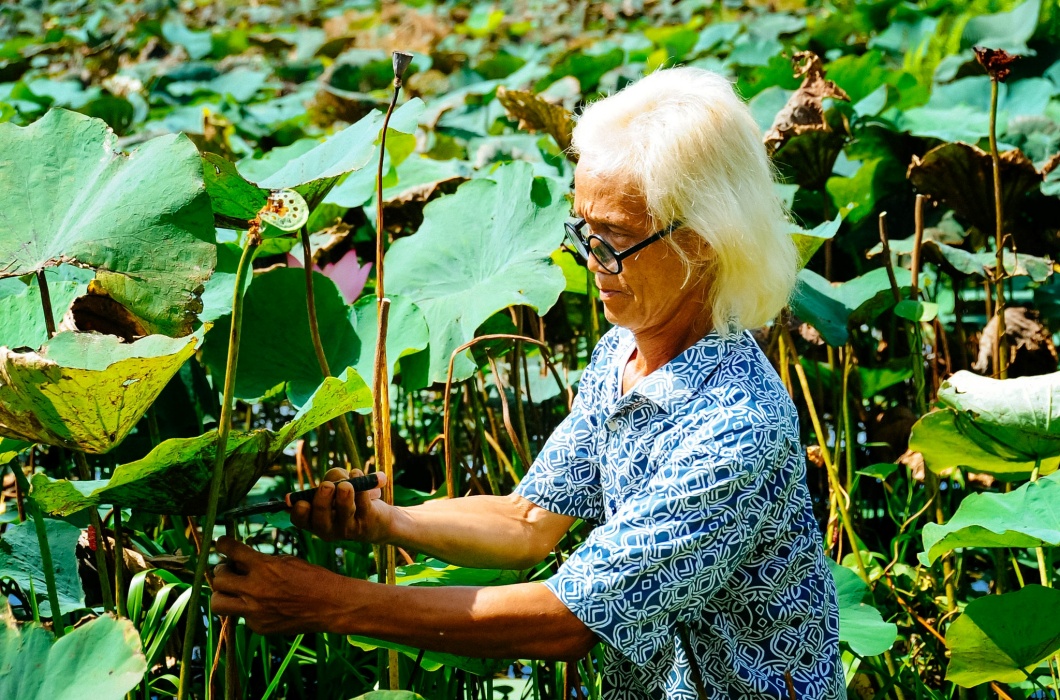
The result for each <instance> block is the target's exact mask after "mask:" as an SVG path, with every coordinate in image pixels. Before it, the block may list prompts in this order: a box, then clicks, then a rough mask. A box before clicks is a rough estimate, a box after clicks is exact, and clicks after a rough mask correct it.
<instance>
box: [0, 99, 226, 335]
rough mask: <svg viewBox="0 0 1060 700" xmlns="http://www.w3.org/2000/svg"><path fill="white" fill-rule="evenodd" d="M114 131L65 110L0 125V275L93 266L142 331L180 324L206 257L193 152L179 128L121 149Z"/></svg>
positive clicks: (205, 220)
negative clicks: (20, 124) (139, 321)
mask: <svg viewBox="0 0 1060 700" xmlns="http://www.w3.org/2000/svg"><path fill="white" fill-rule="evenodd" d="M115 138H116V137H115V136H114V134H113V133H112V132H110V131H109V129H108V128H107V125H106V123H104V122H103V121H102V120H99V119H92V118H90V117H85V116H83V115H80V114H75V113H73V112H67V111H65V110H52V111H51V112H49V113H48V114H46V115H45V116H44V117H43V118H41V119H39V120H38V121H36V122H34V123H33V124H30V125H29V126H26V127H17V126H15V125H13V124H0V193H2V194H0V260H2V261H4V262H3V263H0V278H2V277H13V276H18V275H25V274H27V273H32V272H36V271H38V270H42V269H44V268H47V267H54V266H56V265H59V264H61V263H72V264H76V265H79V266H82V267H88V268H92V269H94V270H95V271H96V280H97V281H98V282H99V284H100V285H101V286H102V288H103V289H104V290H105V291H106V292H107V293H108V294H110V296H112V297H113V298H114V299H116V300H117V301H118V302H120V303H121V304H123V305H124V306H126V307H128V308H129V309H130V310H131V311H133V312H134V313H135V314H136V315H137V316H139V317H140V318H142V319H144V321H145V322H147V323H148V325H149V326H150V330H151V331H152V332H155V333H162V334H165V335H187V334H188V333H189V332H191V324H192V322H193V321H194V319H195V314H196V313H197V312H198V311H199V310H200V309H201V302H200V301H199V298H198V292H199V290H200V289H201V286H202V284H203V282H204V281H205V280H206V278H207V277H209V276H210V272H211V271H212V270H213V266H214V246H213V245H212V243H211V242H210V241H211V240H212V237H213V222H212V221H211V218H210V214H209V205H208V200H207V196H206V189H205V187H204V186H203V177H202V166H201V165H200V162H199V155H198V152H197V151H196V150H195V146H193V145H192V143H191V141H189V140H188V139H187V137H185V136H160V137H158V138H155V139H151V140H150V141H148V142H146V143H144V144H143V145H142V146H140V147H139V148H138V149H136V150H135V151H133V152H132V153H131V154H129V155H125V154H123V153H121V152H120V151H118V150H117V149H116V146H115ZM160 250H164V251H166V254H165V255H159V254H158V253H159V251H160Z"/></svg>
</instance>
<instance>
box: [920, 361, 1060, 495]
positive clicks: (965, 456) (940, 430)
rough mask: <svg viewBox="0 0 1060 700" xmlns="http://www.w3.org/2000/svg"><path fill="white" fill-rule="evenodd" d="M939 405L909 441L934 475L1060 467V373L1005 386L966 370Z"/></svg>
mask: <svg viewBox="0 0 1060 700" xmlns="http://www.w3.org/2000/svg"><path fill="white" fill-rule="evenodd" d="M939 402H940V403H941V404H942V406H943V407H942V409H941V410H939V411H934V412H932V413H929V414H927V415H926V416H924V417H922V418H921V419H920V420H919V421H917V423H916V424H915V425H914V426H913V433H912V436H911V437H910V439H909V446H910V449H912V450H915V451H918V452H920V453H922V454H923V455H924V461H925V463H926V464H927V466H928V468H929V469H931V470H932V471H934V472H940V471H942V470H944V469H948V468H949V467H955V466H965V467H968V468H970V469H973V470H975V471H978V472H986V473H990V474H994V475H995V476H998V477H999V478H1015V477H1017V476H1026V475H1027V474H1028V473H1029V472H1030V471H1031V470H1032V469H1033V468H1034V466H1035V465H1036V464H1037V465H1038V466H1039V467H1040V472H1041V473H1042V474H1048V473H1050V472H1053V471H1055V470H1056V469H1057V466H1058V464H1060V372H1058V373H1053V374H1048V375H1044V376H1037V377H1019V378H1016V379H1006V380H1004V381H1002V380H998V379H990V378H988V377H981V376H979V375H977V374H973V373H971V372H968V371H963V370H962V371H960V372H957V373H956V374H954V375H953V376H952V377H950V378H949V379H947V380H946V381H945V382H943V383H942V386H941V387H940V388H939Z"/></svg>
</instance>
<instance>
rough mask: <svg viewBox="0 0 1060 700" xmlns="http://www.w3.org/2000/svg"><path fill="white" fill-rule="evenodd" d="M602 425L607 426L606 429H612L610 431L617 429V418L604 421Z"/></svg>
mask: <svg viewBox="0 0 1060 700" xmlns="http://www.w3.org/2000/svg"><path fill="white" fill-rule="evenodd" d="M604 425H605V426H607V429H608V430H610V431H612V432H614V431H616V430H618V421H617V420H609V421H607V422H606V423H604Z"/></svg>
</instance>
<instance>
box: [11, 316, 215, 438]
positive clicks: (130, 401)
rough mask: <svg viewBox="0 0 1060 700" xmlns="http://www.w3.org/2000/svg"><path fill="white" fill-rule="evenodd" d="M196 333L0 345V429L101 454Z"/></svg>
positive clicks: (61, 337)
mask: <svg viewBox="0 0 1060 700" xmlns="http://www.w3.org/2000/svg"><path fill="white" fill-rule="evenodd" d="M201 338H202V333H201V332H200V333H197V334H195V335H194V336H189V337H186V338H167V337H165V336H161V335H152V336H147V337H146V338H141V339H140V340H137V341H136V342H134V343H123V342H121V340H120V339H119V338H116V337H115V336H111V335H102V334H99V333H77V332H72V331H66V332H62V333H58V334H56V336H55V337H54V338H52V339H51V340H49V341H48V342H46V343H45V344H44V345H43V346H41V349H40V350H38V351H36V352H34V351H29V350H27V351H25V352H18V351H16V350H11V349H9V348H5V347H0V435H4V436H7V437H13V438H16V439H19V440H29V441H32V442H41V443H44V444H46V445H58V446H61V447H66V448H69V449H73V450H81V451H83V452H93V453H97V454H101V453H104V452H107V451H108V450H110V449H111V448H113V447H114V446H115V445H117V444H118V443H120V442H121V441H122V440H123V439H125V436H126V435H128V433H129V431H130V430H132V428H133V426H134V425H136V422H137V421H138V420H140V417H141V416H143V414H144V412H145V411H147V409H148V407H150V405H151V404H152V403H153V402H154V400H155V398H157V397H158V394H159V392H161V391H162V389H163V387H165V385H166V383H167V382H169V380H170V378H171V377H172V376H173V375H174V374H176V372H177V370H178V369H180V366H181V365H182V364H184V362H185V361H186V360H187V359H188V358H189V357H191V356H192V354H194V352H195V348H196V347H197V346H198V344H199V341H200V340H201Z"/></svg>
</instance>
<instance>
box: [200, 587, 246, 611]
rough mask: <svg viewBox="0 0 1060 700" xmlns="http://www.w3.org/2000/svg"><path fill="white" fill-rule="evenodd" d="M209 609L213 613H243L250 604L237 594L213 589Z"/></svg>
mask: <svg viewBox="0 0 1060 700" xmlns="http://www.w3.org/2000/svg"><path fill="white" fill-rule="evenodd" d="M210 609H211V611H212V612H213V614H214V615H245V614H247V612H249V609H250V606H248V605H247V603H246V601H245V600H243V599H242V598H240V597H239V596H237V595H228V594H227V593H221V592H219V591H215V592H214V594H213V595H212V596H210Z"/></svg>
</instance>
